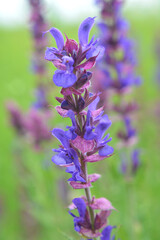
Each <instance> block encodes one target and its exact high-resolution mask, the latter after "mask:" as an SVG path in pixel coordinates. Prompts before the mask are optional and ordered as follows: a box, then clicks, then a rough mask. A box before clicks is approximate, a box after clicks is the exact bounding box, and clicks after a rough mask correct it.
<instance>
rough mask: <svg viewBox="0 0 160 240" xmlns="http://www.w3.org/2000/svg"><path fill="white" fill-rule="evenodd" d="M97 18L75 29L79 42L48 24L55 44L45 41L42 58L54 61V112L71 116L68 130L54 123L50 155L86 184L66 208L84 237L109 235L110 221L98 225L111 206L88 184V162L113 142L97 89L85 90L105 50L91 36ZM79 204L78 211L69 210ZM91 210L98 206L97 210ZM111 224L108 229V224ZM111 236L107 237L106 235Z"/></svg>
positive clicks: (104, 154)
mask: <svg viewBox="0 0 160 240" xmlns="http://www.w3.org/2000/svg"><path fill="white" fill-rule="evenodd" d="M94 22H95V18H91V17H89V18H87V19H85V20H84V21H83V22H82V23H81V25H80V27H79V30H78V38H79V43H77V42H76V41H75V40H73V39H69V38H68V36H67V35H66V41H65V40H64V37H63V35H62V33H61V32H60V31H59V30H58V29H56V28H51V29H50V30H49V31H47V32H49V33H50V34H51V35H52V36H53V38H54V39H55V41H56V45H57V48H55V47H48V48H47V50H46V53H45V59H46V60H48V61H50V62H51V63H53V65H54V66H55V67H56V68H57V70H56V71H55V72H54V74H53V82H54V83H55V85H56V86H58V87H61V90H60V93H61V94H62V97H56V99H57V101H58V102H59V104H60V105H59V106H56V107H55V108H56V110H57V112H58V114H60V115H61V116H62V117H64V118H67V117H68V118H70V120H71V123H72V124H71V126H67V127H66V130H64V129H60V128H54V129H53V130H52V135H53V136H54V137H56V138H57V139H58V140H59V142H60V146H59V148H58V149H54V150H53V151H54V152H55V154H54V156H53V157H52V161H53V162H54V163H55V164H56V165H58V166H60V167H64V168H65V169H66V172H67V173H69V174H71V176H70V177H69V179H68V182H69V184H70V185H71V186H72V188H73V189H84V190H85V195H86V196H81V197H79V198H75V199H73V203H72V204H71V205H70V212H69V213H70V214H71V216H72V217H73V218H74V228H75V230H76V231H77V232H78V233H79V234H81V235H82V236H84V237H86V238H90V239H91V238H97V237H99V236H100V237H101V239H102V240H104V239H107V238H105V237H109V234H110V232H111V229H112V227H111V226H107V229H106V228H105V230H103V231H102V233H101V229H103V228H104V227H106V225H107V218H108V217H109V215H110V213H111V211H112V210H113V209H114V207H113V206H112V205H111V203H110V202H109V201H108V200H107V199H105V198H98V199H96V198H95V197H92V196H91V191H90V187H91V186H92V184H93V183H94V182H95V181H97V180H98V179H99V178H100V175H99V174H97V173H93V174H90V175H88V172H87V163H93V162H98V161H101V160H103V159H105V158H108V157H110V156H111V155H112V154H113V151H114V150H113V148H112V147H111V146H110V145H108V143H109V142H110V141H111V138H110V137H109V133H108V134H107V135H106V131H108V128H109V127H110V126H111V121H110V120H109V118H108V116H107V115H106V114H103V112H104V111H103V107H100V108H97V104H98V102H99V93H96V94H93V93H90V92H89V89H88V88H89V87H90V84H91V81H90V80H91V77H92V72H90V71H89V70H90V69H91V68H92V67H93V66H94V64H95V62H96V60H97V58H98V57H99V56H101V55H102V54H103V51H104V49H103V48H101V47H100V46H99V45H98V44H99V43H98V40H97V39H94V37H92V38H91V40H90V41H89V33H90V30H91V28H92V26H93V24H94ZM75 208H77V210H78V212H79V216H78V217H77V216H76V215H75V214H74V213H73V212H72V211H71V210H73V209H75ZM95 210H99V211H98V212H97V211H96V213H95ZM109 229H110V230H109ZM108 239H109V238H108Z"/></svg>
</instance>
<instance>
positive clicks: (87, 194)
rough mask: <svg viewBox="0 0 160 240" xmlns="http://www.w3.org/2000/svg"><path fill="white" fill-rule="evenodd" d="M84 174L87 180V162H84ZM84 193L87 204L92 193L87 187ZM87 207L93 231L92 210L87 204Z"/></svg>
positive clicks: (90, 199)
mask: <svg viewBox="0 0 160 240" xmlns="http://www.w3.org/2000/svg"><path fill="white" fill-rule="evenodd" d="M84 174H85V178H86V181H88V173H87V163H84ZM85 194H86V197H87V201H88V204H90V203H91V202H92V195H91V191H90V188H89V187H88V188H85ZM88 209H89V215H90V220H91V225H92V230H93V231H94V211H93V209H92V208H91V207H90V206H88Z"/></svg>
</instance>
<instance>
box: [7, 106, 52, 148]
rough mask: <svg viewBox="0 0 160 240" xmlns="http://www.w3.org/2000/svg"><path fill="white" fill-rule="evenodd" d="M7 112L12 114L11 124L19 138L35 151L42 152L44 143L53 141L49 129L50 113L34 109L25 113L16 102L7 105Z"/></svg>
mask: <svg viewBox="0 0 160 240" xmlns="http://www.w3.org/2000/svg"><path fill="white" fill-rule="evenodd" d="M7 110H8V112H9V114H10V122H11V125H12V127H13V128H14V130H15V131H16V134H17V136H19V137H23V138H25V139H26V141H27V142H29V143H30V144H31V145H33V146H34V149H36V150H40V149H41V146H42V144H43V142H45V141H49V140H50V139H51V134H50V133H49V127H48V126H47V125H46V122H49V118H50V113H49V112H48V114H46V113H45V114H44V113H43V112H40V111H37V109H35V108H32V109H30V110H29V111H27V112H26V113H23V112H22V110H21V109H20V108H19V106H18V105H17V104H16V103H14V102H8V103H7Z"/></svg>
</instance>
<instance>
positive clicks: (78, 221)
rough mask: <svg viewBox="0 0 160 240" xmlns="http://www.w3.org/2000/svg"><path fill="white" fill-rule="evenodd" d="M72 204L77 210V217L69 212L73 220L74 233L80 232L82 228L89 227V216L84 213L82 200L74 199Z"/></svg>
mask: <svg viewBox="0 0 160 240" xmlns="http://www.w3.org/2000/svg"><path fill="white" fill-rule="evenodd" d="M72 202H73V204H74V205H75V206H76V208H77V210H78V213H79V217H77V216H76V215H74V214H73V213H71V212H70V211H69V214H70V215H71V216H72V217H73V218H74V229H75V231H77V232H80V230H81V227H82V226H88V225H89V227H90V225H91V224H90V222H89V216H87V215H86V213H87V207H86V203H85V201H84V200H83V199H82V198H74V199H73V201H72Z"/></svg>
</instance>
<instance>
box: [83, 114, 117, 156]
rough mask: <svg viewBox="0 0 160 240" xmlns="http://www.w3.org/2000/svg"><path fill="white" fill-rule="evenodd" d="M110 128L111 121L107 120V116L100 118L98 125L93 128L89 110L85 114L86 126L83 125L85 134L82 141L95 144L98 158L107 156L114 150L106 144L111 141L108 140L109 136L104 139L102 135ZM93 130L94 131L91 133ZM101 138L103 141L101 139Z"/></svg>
mask: <svg viewBox="0 0 160 240" xmlns="http://www.w3.org/2000/svg"><path fill="white" fill-rule="evenodd" d="M110 126H111V121H110V120H109V118H108V116H107V115H104V116H103V117H101V119H100V121H99V123H98V125H97V126H96V127H94V126H93V125H92V117H91V111H90V110H89V111H88V113H87V118H86V125H85V134H84V139H86V140H93V139H94V140H95V141H96V144H97V150H99V155H100V156H108V155H111V154H112V153H113V151H114V149H113V148H112V147H110V146H108V144H107V143H108V142H110V141H111V140H112V139H111V138H109V139H108V137H109V134H107V135H106V136H105V137H104V138H103V136H104V133H105V132H106V130H107V129H108V128H109V127H110ZM93 129H95V131H94V132H93ZM102 138H103V139H102Z"/></svg>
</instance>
